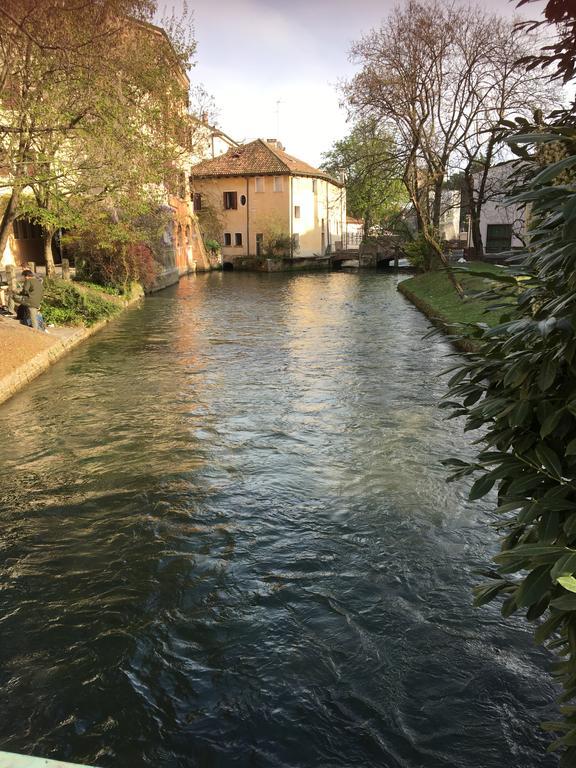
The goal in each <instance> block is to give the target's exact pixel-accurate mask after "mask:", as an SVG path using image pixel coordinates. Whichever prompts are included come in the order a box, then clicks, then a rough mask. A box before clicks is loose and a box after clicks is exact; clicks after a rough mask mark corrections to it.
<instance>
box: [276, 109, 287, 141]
mask: <svg viewBox="0 0 576 768" xmlns="http://www.w3.org/2000/svg"><path fill="white" fill-rule="evenodd" d="M280 104H285V102H284V101H282V100H281V99H278V101H277V102H276V141H280Z"/></svg>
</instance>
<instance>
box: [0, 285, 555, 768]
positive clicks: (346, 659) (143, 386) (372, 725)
mask: <svg viewBox="0 0 576 768" xmlns="http://www.w3.org/2000/svg"><path fill="white" fill-rule="evenodd" d="M398 279H400V278H398V277H397V276H394V275H385V274H374V273H373V274H345V273H332V274H308V275H291V276H287V275H253V274H240V273H236V274H235V273H226V274H211V275H204V276H198V277H191V278H189V279H188V278H187V279H184V280H183V281H182V282H181V283H180V285H178V286H177V287H174V288H172V289H168V290H166V291H163V292H161V293H159V294H157V295H155V296H152V297H150V298H148V299H147V300H146V301H145V302H144V304H143V305H142V306H141V307H139V308H134V309H132V310H129V311H128V312H127V313H126V314H125V315H124V316H123V317H122V318H121V319H120V320H118V321H117V322H115V323H113V324H112V325H111V326H109V327H108V328H107V329H106V330H105V331H103V332H101V333H100V334H99V335H97V336H96V337H94V338H93V339H92V340H91V341H89V342H88V343H86V344H85V345H84V346H83V347H82V348H79V349H77V350H76V351H75V352H74V353H72V354H71V355H70V356H68V357H67V358H66V359H65V360H63V361H61V362H60V363H59V364H57V365H56V366H54V368H53V369H52V370H51V371H50V372H48V373H47V374H46V375H44V376H42V377H41V378H40V379H37V380H36V381H35V382H33V383H32V384H31V385H30V386H29V387H28V389H27V390H26V391H25V392H22V393H20V394H19V395H17V396H16V397H15V398H13V399H12V400H11V401H9V402H8V403H6V404H5V405H3V406H2V414H1V421H0V423H1V425H2V430H1V435H2V441H1V444H0V467H1V470H2V481H1V484H0V547H1V554H0V558H1V559H0V683H1V687H0V690H1V693H0V696H1V705H0V749H4V750H8V751H16V752H29V753H32V754H36V755H40V756H44V757H53V758H56V757H58V758H62V759H68V760H71V761H74V762H84V763H88V764H96V765H99V766H103V767H104V768H108V767H110V768H139V767H140V766H151V767H152V766H154V768H177V767H178V768H185V767H186V768H187V767H188V766H190V767H194V768H196V767H198V768H228V766H235V767H236V766H237V767H238V768H276V767H278V768H280V767H281V768H308V767H309V766H315V767H316V766H318V767H319V766H322V767H323V768H336V767H339V768H349V767H350V766H360V767H361V768H371V767H374V768H502V766H506V768H528V766H530V768H553V766H556V765H557V761H556V758H555V757H554V756H551V755H547V754H546V751H545V750H546V746H547V737H546V736H544V735H543V734H542V733H541V732H540V731H539V730H538V727H537V724H538V722H539V721H541V720H543V719H552V718H553V716H554V713H555V710H554V705H553V701H554V697H555V693H556V692H555V690H554V688H553V686H552V684H551V683H550V678H549V671H550V659H549V657H548V656H547V655H545V654H544V653H543V652H542V651H540V650H539V649H537V648H536V647H535V646H534V644H533V641H532V637H531V632H530V629H529V628H528V627H526V626H525V625H524V623H523V621H522V620H521V619H511V620H508V621H507V622H506V623H504V622H503V621H502V620H501V618H500V616H499V612H498V607H497V606H488V607H486V608H483V609H481V610H477V609H474V608H472V606H471V588H472V586H473V584H474V583H476V582H477V581H478V579H479V578H481V577H479V576H477V574H476V571H477V570H478V569H479V568H482V567H486V565H487V562H488V560H489V558H490V556H491V553H493V552H494V551H495V546H496V544H495V534H494V532H493V531H492V530H491V528H490V527H489V524H490V522H491V511H490V504H489V502H486V503H484V504H482V503H478V502H476V503H474V504H470V503H468V502H467V500H466V495H467V489H466V486H465V485H464V484H449V485H447V484H446V483H445V471H444V469H443V468H442V466H441V465H440V460H441V459H442V458H443V457H446V456H448V455H458V456H471V455H473V447H472V444H471V442H472V437H470V436H469V435H464V434H463V433H462V425H461V424H460V423H458V422H454V421H448V422H447V421H444V420H443V415H442V412H441V411H439V410H437V407H436V406H437V402H438V399H439V398H440V396H441V395H442V393H443V383H442V381H441V380H440V378H439V373H440V372H441V371H442V370H443V369H444V368H445V367H446V365H447V361H446V359H445V357H444V356H445V355H446V354H447V353H448V352H450V349H449V347H448V345H447V344H446V342H444V341H443V340H441V339H423V335H424V334H425V332H426V331H427V329H428V324H427V321H426V320H425V319H424V318H423V317H422V316H421V315H420V314H419V313H418V312H417V311H416V310H415V309H414V308H413V307H412V306H411V305H409V304H408V303H407V302H406V301H405V299H404V298H403V297H402V296H401V295H399V294H398V293H397V291H396V285H397V281H398Z"/></svg>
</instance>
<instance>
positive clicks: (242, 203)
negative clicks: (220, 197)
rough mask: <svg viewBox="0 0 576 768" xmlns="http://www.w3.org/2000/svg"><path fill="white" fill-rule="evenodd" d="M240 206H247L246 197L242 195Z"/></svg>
mask: <svg viewBox="0 0 576 768" xmlns="http://www.w3.org/2000/svg"><path fill="white" fill-rule="evenodd" d="M240 205H246V195H240Z"/></svg>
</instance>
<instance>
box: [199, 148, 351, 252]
mask: <svg viewBox="0 0 576 768" xmlns="http://www.w3.org/2000/svg"><path fill="white" fill-rule="evenodd" d="M190 183H191V187H192V189H193V193H194V201H195V207H196V210H197V211H200V210H202V209H203V208H210V209H211V210H212V211H213V213H214V216H216V217H219V220H220V225H221V238H220V244H221V248H222V258H223V261H224V263H225V264H231V265H233V264H234V261H235V260H236V259H238V258H239V257H242V258H246V257H254V258H274V257H279V256H280V255H283V256H284V257H291V258H296V257H306V258H314V257H321V256H324V255H325V254H326V253H327V252H330V251H331V250H333V249H334V247H335V245H336V243H337V242H341V241H342V239H343V236H344V234H345V232H346V190H345V188H344V185H343V184H342V183H341V182H340V181H339V180H338V179H335V178H333V177H331V176H330V175H328V174H327V173H325V172H324V171H321V170H319V169H317V168H314V167H313V166H311V165H308V164H307V163H305V162H303V161H301V160H298V159H297V158H295V157H292V156H291V155H289V154H288V153H287V152H285V150H284V148H283V147H282V145H281V144H280V143H279V142H278V141H276V140H274V139H269V140H267V141H264V140H262V139H257V140H256V141H253V142H250V143H248V144H244V145H240V146H237V147H233V148H231V149H229V150H228V151H227V152H226V153H225V154H223V155H221V156H220V157H215V158H213V159H210V160H205V161H202V162H200V163H198V164H197V165H195V166H193V167H192V170H191V176H190Z"/></svg>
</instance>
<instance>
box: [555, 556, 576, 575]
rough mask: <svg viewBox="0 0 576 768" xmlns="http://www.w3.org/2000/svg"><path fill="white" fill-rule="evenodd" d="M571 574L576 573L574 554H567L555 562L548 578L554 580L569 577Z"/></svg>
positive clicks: (575, 557)
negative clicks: (559, 577)
mask: <svg viewBox="0 0 576 768" xmlns="http://www.w3.org/2000/svg"><path fill="white" fill-rule="evenodd" d="M573 573H576V552H569V553H568V554H566V555H563V556H562V557H560V558H559V559H558V560H557V561H556V563H555V564H554V567H553V568H552V570H551V571H550V576H551V578H552V580H554V579H557V578H558V576H571V575H572V574H573Z"/></svg>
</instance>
